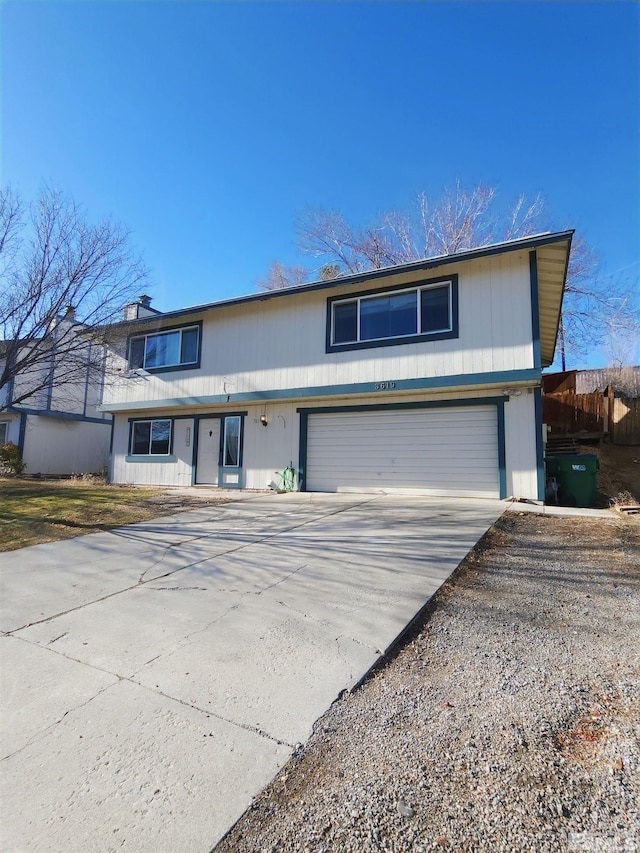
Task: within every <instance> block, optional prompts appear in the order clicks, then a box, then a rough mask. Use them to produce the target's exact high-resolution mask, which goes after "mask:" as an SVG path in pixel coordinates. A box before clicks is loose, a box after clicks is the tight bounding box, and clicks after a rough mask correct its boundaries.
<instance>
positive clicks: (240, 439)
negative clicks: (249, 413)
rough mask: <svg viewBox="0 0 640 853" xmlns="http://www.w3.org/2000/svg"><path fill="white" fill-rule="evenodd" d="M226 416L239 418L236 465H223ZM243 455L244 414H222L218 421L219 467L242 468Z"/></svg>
mask: <svg viewBox="0 0 640 853" xmlns="http://www.w3.org/2000/svg"><path fill="white" fill-rule="evenodd" d="M227 418H238V419H239V420H240V429H239V430H238V464H237V465H225V464H224V439H225V431H226V423H225V421H226V420H227ZM243 455H244V415H242V414H238V413H235V414H228V415H223V416H222V418H221V423H220V460H219V461H220V467H221V468H242V463H243V459H242V457H243Z"/></svg>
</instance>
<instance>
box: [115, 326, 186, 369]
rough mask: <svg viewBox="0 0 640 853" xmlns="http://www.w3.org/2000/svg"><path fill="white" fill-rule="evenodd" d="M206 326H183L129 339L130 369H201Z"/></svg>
mask: <svg viewBox="0 0 640 853" xmlns="http://www.w3.org/2000/svg"><path fill="white" fill-rule="evenodd" d="M201 330H202V324H201V323H195V324H194V325H192V326H182V327H180V328H178V329H167V330H166V331H162V332H152V333H150V334H146V335H134V336H132V337H131V338H129V367H130V368H131V369H132V370H135V369H136V368H138V367H143V368H144V369H145V370H150V371H159V370H180V369H185V368H189V367H199V366H200V338H201Z"/></svg>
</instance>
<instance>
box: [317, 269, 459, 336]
mask: <svg viewBox="0 0 640 853" xmlns="http://www.w3.org/2000/svg"><path fill="white" fill-rule="evenodd" d="M328 307H329V311H328V317H327V326H328V328H327V350H328V351H329V352H331V351H336V350H341V349H357V348H359V347H371V346H385V345H389V344H401V343H411V342H414V341H421V340H428V339H436V340H437V339H439V338H450V337H456V336H457V280H456V277H455V276H454V277H452V278H451V279H450V280H447V281H434V282H425V283H424V284H421V285H419V286H417V287H410V288H394V289H393V290H388V291H377V292H373V293H372V292H367V293H361V294H357V295H355V296H350V297H348V298H346V299H340V298H333V299H330V300H329V306H328Z"/></svg>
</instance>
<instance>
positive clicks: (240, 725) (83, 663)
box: [0, 617, 295, 762]
mask: <svg viewBox="0 0 640 853" xmlns="http://www.w3.org/2000/svg"><path fill="white" fill-rule="evenodd" d="M220 618H222V617H220ZM214 621H216V620H214ZM16 639H19V640H21V641H22V642H23V643H28V644H29V645H32V646H36V647H37V648H41V649H45V650H46V651H50V652H52V653H53V654H56V655H59V656H60V657H63V658H65V659H66V660H71V661H73V662H74V663H79V664H80V665H81V666H86V667H88V668H89V669H94V670H96V671H97V672H101V673H104V674H105V675H110V676H112V677H113V678H115V679H117V680H116V681H114V682H112V683H111V684H107V685H105V686H104V687H101V688H100V690H98V692H97V693H94V694H93V696H90V697H89V698H88V699H86V700H85V701H84V702H81V703H80V704H79V705H74V707H73V708H68V709H67V710H66V711H65V712H64V714H62V716H61V717H60V718H59V719H57V720H54V721H53V722H52V723H50V724H49V725H48V726H46V727H45V728H44V729H42V730H41V731H39V732H37V733H36V734H35V735H33V736H32V737H31V738H29V740H28V741H27V743H25V744H23V746H21V747H20V748H19V749H16V750H14V751H13V752H11V753H8V754H7V755H3V756H0V762H1V761H6V760H8V759H10V758H13V757H14V756H16V755H18V754H19V753H21V752H23V751H24V750H25V749H27V748H28V747H29V746H31V745H32V744H34V743H37V742H38V741H39V740H42V738H44V737H46V735H47V733H48V732H49V731H51V730H52V729H53V728H55V726H58V725H60V723H61V722H62V721H63V720H64V719H65V717H67V716H68V715H69V714H72V713H75V711H79V710H80V709H81V708H84V707H85V706H86V705H89V704H90V703H91V702H93V700H94V699H97V698H98V696H100V695H101V694H102V693H105V692H106V691H107V690H110V689H111V688H112V687H116V686H117V685H118V684H120V683H122V682H123V681H126V682H129V684H134V685H135V686H136V687H139V688H140V689H141V690H145V691H146V692H148V693H152V694H153V695H154V696H162V697H164V698H165V699H168V700H170V701H171V702H176V703H177V704H179V705H182V706H183V707H185V708H191V709H192V710H194V711H198V712H199V713H201V714H205V715H206V716H207V717H213V718H214V719H216V720H220V721H221V722H223V723H227V724H228V725H230V726H234V727H235V728H239V729H243V730H244V731H247V732H251V733H252V734H256V735H258V736H260V737H263V738H265V739H266V740H270V741H273V742H274V743H277V744H279V745H280V746H286V747H288V748H289V749H294V748H295V744H292V743H289V742H288V741H285V740H281V739H280V738H277V737H276V736H275V735H271V734H269V732H266V731H264V729H260V728H258V727H257V726H250V725H248V724H247V723H240V722H237V721H236V720H231V719H229V718H228V717H224V716H223V715H222V714H218V713H216V712H215V711H212V710H211V709H209V710H207V709H206V708H201V707H200V706H199V705H195V704H193V703H191V702H187V701H186V700H184V699H180V698H179V697H177V696H172V695H171V694H170V693H165V692H164V690H160V688H156V689H154V688H152V687H148V686H147V685H146V684H143V683H142V682H140V681H137V680H136V679H135V677H134V676H135V675H136V673H134V674H133V675H131V676H127V675H119V674H118V673H117V672H112V671H111V670H110V669H105V668H104V667H100V666H96V665H95V664H91V663H87V662H86V661H83V660H80V659H79V658H75V657H73V655H69V654H65V652H60V651H58V650H57V649H48V648H47V647H45V646H41V645H40V644H39V643H34V642H33V641H31V640H27V639H25V638H24V637H17V638H16ZM157 657H160V655H157ZM151 660H152V661H153V660H155V658H152V659H151ZM150 662H151V661H149V663H150Z"/></svg>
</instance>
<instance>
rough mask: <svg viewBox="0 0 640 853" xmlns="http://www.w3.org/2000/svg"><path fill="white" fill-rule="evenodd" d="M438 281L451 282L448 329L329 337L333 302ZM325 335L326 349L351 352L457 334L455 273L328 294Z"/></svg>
mask: <svg viewBox="0 0 640 853" xmlns="http://www.w3.org/2000/svg"><path fill="white" fill-rule="evenodd" d="M438 284H450V285H451V329H449V330H448V331H444V332H423V333H420V334H417V335H403V336H402V337H398V338H380V339H378V340H375V341H357V342H350V343H344V344H334V343H332V339H331V332H332V327H333V305H334V303H335V302H352V301H353V300H356V299H361V298H364V297H367V296H385V295H386V294H388V293H394V292H396V291H399V290H405V291H407V292H409V291H414V290H415V291H418V290H419V289H420V288H421V287H428V286H436V285H438ZM326 327H327V328H326V338H325V352H328V353H329V352H351V351H352V350H358V349H373V348H374V347H375V348H377V347H397V346H403V345H404V344H418V343H423V342H425V341H444V340H451V339H452V338H457V337H459V325H458V275H457V273H454V274H452V275H448V276H444V277H438V278H428V279H421V280H420V281H414V282H410V283H408V284H396V285H393V286H392V287H384V288H375V287H374V288H369V289H368V290H359V291H358V292H357V293H349V294H340V295H336V296H329V297H328V298H327V319H326Z"/></svg>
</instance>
